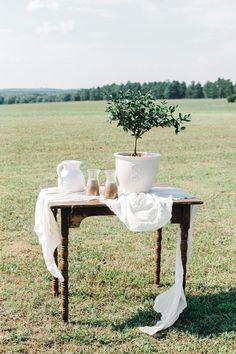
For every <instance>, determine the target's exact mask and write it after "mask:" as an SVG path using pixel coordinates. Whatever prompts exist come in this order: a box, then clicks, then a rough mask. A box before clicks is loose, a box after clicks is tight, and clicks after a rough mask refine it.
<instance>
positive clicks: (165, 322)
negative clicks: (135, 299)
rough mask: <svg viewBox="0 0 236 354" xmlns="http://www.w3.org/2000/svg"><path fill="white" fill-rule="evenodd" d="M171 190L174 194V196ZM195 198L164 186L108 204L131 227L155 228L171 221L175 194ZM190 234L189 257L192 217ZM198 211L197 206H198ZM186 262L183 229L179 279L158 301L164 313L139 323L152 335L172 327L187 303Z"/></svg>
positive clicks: (158, 309) (177, 270)
mask: <svg viewBox="0 0 236 354" xmlns="http://www.w3.org/2000/svg"><path fill="white" fill-rule="evenodd" d="M170 193H171V194H172V195H171V196H170ZM187 197H188V198H191V197H192V196H191V195H190V194H188V193H187V192H184V191H183V190H180V189H173V188H165V189H162V188H160V187H157V188H153V189H152V193H150V194H149V193H148V194H147V193H146V194H145V193H140V194H135V193H132V194H123V195H120V196H119V199H115V200H108V201H107V202H106V204H107V205H108V206H109V208H110V209H111V210H112V211H113V212H114V213H115V214H116V215H117V216H118V217H119V219H120V220H121V221H122V222H124V224H125V225H126V226H127V227H128V229H129V230H131V231H154V230H157V229H159V228H161V227H162V226H164V225H165V224H166V223H167V222H168V221H170V219H171V216H172V204H173V198H175V199H176V198H187ZM193 208H194V207H193V206H191V222H190V229H189V234H188V259H189V258H190V256H191V245H192V217H193ZM194 211H195V210H194ZM182 282H183V266H182V260H181V251H180V230H179V231H178V234H177V245H176V262H175V283H174V285H172V286H171V288H170V289H169V290H167V291H165V292H164V293H162V294H160V295H158V296H157V297H156V299H155V302H154V306H153V308H154V310H155V311H156V312H157V313H161V319H160V321H158V322H157V323H156V324H155V325H154V326H145V327H139V329H140V330H141V331H142V332H144V333H147V334H149V335H154V334H155V333H157V332H159V331H161V330H163V329H166V328H168V327H170V326H171V325H172V324H174V323H175V321H176V320H177V319H178V318H179V315H180V314H181V312H182V311H183V310H184V309H185V308H186V307H187V302H186V297H185V294H184V290H183V285H182Z"/></svg>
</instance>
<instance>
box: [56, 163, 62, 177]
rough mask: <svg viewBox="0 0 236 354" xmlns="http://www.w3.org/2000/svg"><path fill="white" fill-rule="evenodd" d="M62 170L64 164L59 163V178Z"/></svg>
mask: <svg viewBox="0 0 236 354" xmlns="http://www.w3.org/2000/svg"><path fill="white" fill-rule="evenodd" d="M62 168H63V162H61V163H59V165H58V166H57V175H58V177H60V176H61V170H62Z"/></svg>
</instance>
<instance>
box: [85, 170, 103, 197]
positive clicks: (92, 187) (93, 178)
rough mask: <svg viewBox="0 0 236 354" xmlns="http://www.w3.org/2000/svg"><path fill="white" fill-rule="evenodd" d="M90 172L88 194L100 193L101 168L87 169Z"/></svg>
mask: <svg viewBox="0 0 236 354" xmlns="http://www.w3.org/2000/svg"><path fill="white" fill-rule="evenodd" d="M87 172H88V182H87V186H86V194H87V195H99V181H98V176H99V173H100V170H99V169H96V168H93V169H90V170H87Z"/></svg>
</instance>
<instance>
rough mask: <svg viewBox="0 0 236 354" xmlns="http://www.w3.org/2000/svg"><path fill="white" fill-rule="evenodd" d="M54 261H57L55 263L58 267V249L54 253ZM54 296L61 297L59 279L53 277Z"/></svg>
mask: <svg viewBox="0 0 236 354" xmlns="http://www.w3.org/2000/svg"><path fill="white" fill-rule="evenodd" d="M53 255H54V259H55V263H56V265H58V251H57V248H56V249H55V251H54V254H53ZM52 294H53V296H58V295H59V282H58V279H57V278H55V277H53V278H52Z"/></svg>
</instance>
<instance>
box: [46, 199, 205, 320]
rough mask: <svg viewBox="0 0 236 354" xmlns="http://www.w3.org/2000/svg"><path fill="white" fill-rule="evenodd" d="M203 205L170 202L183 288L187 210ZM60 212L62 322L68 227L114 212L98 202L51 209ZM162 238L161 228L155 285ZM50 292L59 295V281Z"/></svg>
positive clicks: (157, 277) (65, 309)
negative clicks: (178, 240) (177, 227)
mask: <svg viewBox="0 0 236 354" xmlns="http://www.w3.org/2000/svg"><path fill="white" fill-rule="evenodd" d="M197 204H203V202H202V201H201V200H199V199H197V198H191V199H178V200H175V201H174V203H173V209H172V218H171V223H172V224H179V225H180V229H181V244H180V247H181V258H182V264H183V270H184V274H183V287H184V288H185V284H186V264H187V248H188V230H189V227H190V207H191V205H197ZM59 209H60V211H61V272H62V275H63V277H64V282H63V283H61V301H62V319H63V321H64V322H68V315H69V311H68V235H69V228H70V227H79V226H80V223H81V221H82V220H83V219H84V218H87V217H89V216H100V215H105V216H107V215H114V213H113V212H112V211H111V210H110V209H109V208H108V207H107V206H106V204H104V203H103V202H101V201H99V200H92V201H81V202H80V203H79V204H77V205H74V206H72V205H71V206H62V205H57V206H53V207H52V211H53V213H54V216H55V218H56V217H57V212H58V210H59ZM161 238H162V229H159V230H157V236H156V238H155V246H154V284H156V285H158V284H159V282H160V263H161ZM57 256H58V251H57V249H56V250H55V252H54V258H55V261H56V264H58V259H57ZM52 293H53V295H54V296H58V295H59V284H58V279H57V278H53V280H52Z"/></svg>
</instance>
